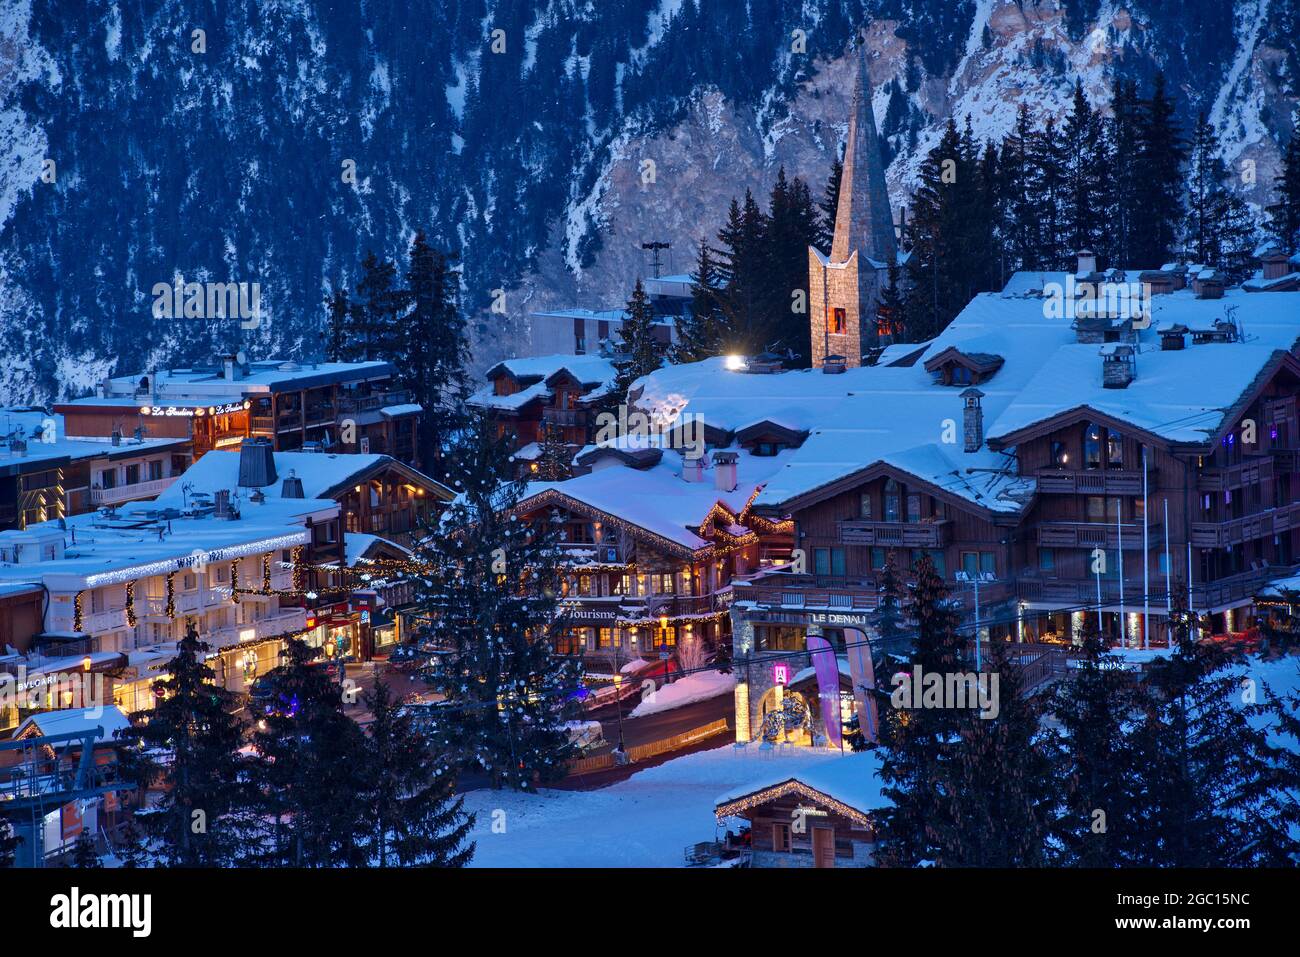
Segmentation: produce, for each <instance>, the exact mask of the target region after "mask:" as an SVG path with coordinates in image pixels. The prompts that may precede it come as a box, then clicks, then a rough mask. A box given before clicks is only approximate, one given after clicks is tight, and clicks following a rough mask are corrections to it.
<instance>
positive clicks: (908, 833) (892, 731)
mask: <svg viewBox="0 0 1300 957" xmlns="http://www.w3.org/2000/svg"><path fill="white" fill-rule="evenodd" d="M915 573H916V584H915V585H914V586H913V588H912V596H911V601H910V602H909V604H908V617H909V618H910V619H911V621H912V622H913V623H914V626H915V627H914V634H915V638H914V647H913V650H912V653H911V654H910V655H909V656H908V657H909V659H910V660H909V661H908V662H907V663H906V664H905V665H903V666H902V667H901V670H904V671H905V672H906V673H907V674H908V675H909V676H910V675H911V674H912V673H913V672H912V668H913V666H920V668H921V670H922V674H939V675H948V674H953V673H955V672H958V671H960V670H961V666H962V663H963V657H964V653H963V647H962V641H961V639H960V637H959V636H958V635H957V613H956V611H955V610H954V609H953V608H952V606H951V604H950V603H949V601H948V593H947V589H946V588H945V587H944V584H943V579H941V578H940V577H939V575H938V573H937V572H936V571H935V568H934V563H933V562H932V561H931V560H930V557H929V556H928V555H923V556H922V557H921V559H920V561H918V562H917V564H916V568H915ZM899 690H901V689H899ZM912 691H913V695H914V696H916V695H919V694H920V689H919V688H915V689H912ZM877 696H878V698H879V704H880V709H879V710H880V748H879V754H880V779H881V782H882V785H883V786H882V788H881V794H882V795H884V796H885V797H886V798H888V799H889V802H890V804H889V806H888V807H886V808H884V809H882V810H881V811H880V812H879V814H878V815H877V816H876V822H875V823H876V860H877V861H878V862H879V863H881V864H883V865H885V866H891V867H915V866H916V865H917V864H919V863H921V862H922V861H937V860H938V858H939V856H940V854H941V853H942V850H943V849H942V848H941V847H940V846H939V844H938V843H937V842H936V835H937V834H938V833H939V832H940V829H946V828H949V827H951V825H952V823H953V822H952V820H951V819H949V820H945V821H941V820H939V819H938V818H937V815H938V814H943V813H947V814H951V813H952V812H951V809H950V808H945V807H942V806H937V803H936V800H935V795H936V792H937V789H938V788H939V787H941V786H942V785H943V782H944V781H946V780H948V779H949V777H950V776H951V774H952V772H951V770H950V768H949V766H950V765H951V764H952V763H953V762H954V761H957V760H959V754H958V750H957V742H958V741H959V740H960V733H961V731H962V719H961V716H960V715H958V714H957V713H956V711H955V709H951V708H901V707H898V708H896V707H894V706H893V704H894V702H893V698H892V695H891V692H890V691H889V690H888V689H885V688H883V687H882V688H880V689H879V690H878V691H877Z"/></svg>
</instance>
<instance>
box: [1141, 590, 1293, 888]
mask: <svg viewBox="0 0 1300 957" xmlns="http://www.w3.org/2000/svg"><path fill="white" fill-rule="evenodd" d="M1171 617H1172V623H1173V624H1172V631H1173V637H1174V641H1175V643H1176V647H1175V650H1174V653H1173V654H1172V655H1171V656H1170V657H1169V658H1167V659H1164V660H1162V661H1160V662H1158V663H1156V664H1155V665H1153V666H1152V668H1151V671H1150V673H1149V677H1148V682H1147V684H1148V686H1149V688H1150V694H1149V695H1148V696H1147V698H1146V700H1145V701H1144V702H1143V714H1142V717H1141V720H1140V721H1139V722H1138V724H1137V727H1136V728H1135V730H1134V732H1133V742H1134V764H1135V766H1136V767H1138V768H1141V769H1142V776H1141V778H1142V779H1141V786H1140V787H1139V788H1138V789H1137V794H1136V802H1135V804H1136V806H1135V810H1134V818H1135V820H1139V821H1141V822H1142V827H1141V828H1139V829H1137V830H1136V832H1135V834H1134V839H1133V842H1132V843H1133V847H1134V857H1135V859H1136V862H1137V863H1139V864H1141V865H1143V866H1148V867H1211V866H1218V867H1222V866H1229V867H1233V866H1236V867H1247V866H1256V865H1258V864H1260V863H1270V862H1271V861H1269V860H1268V859H1269V858H1270V857H1271V856H1272V854H1273V848H1275V847H1276V844H1277V842H1276V841H1275V840H1269V841H1267V842H1265V843H1264V844H1260V843H1259V842H1258V841H1259V838H1258V836H1259V835H1260V834H1261V833H1263V834H1270V835H1272V834H1277V833H1279V832H1280V831H1281V830H1282V827H1281V826H1280V822H1279V820H1278V813H1279V812H1278V807H1277V805H1276V803H1275V800H1274V795H1275V786H1276V782H1277V781H1278V766H1277V758H1276V755H1275V753H1274V752H1273V751H1272V750H1271V749H1270V748H1269V746H1268V742H1267V739H1266V737H1265V735H1264V733H1263V731H1262V730H1260V729H1259V728H1256V727H1254V726H1252V724H1251V722H1250V720H1249V717H1250V715H1251V713H1252V711H1251V708H1250V707H1248V706H1247V705H1246V702H1245V701H1243V694H1242V691H1243V689H1242V687H1241V676H1240V672H1239V671H1238V670H1237V669H1236V668H1234V667H1233V664H1234V661H1233V658H1232V656H1231V655H1230V653H1229V652H1227V651H1226V650H1224V648H1223V647H1222V646H1219V645H1216V644H1214V643H1213V642H1198V641H1197V640H1196V634H1195V633H1196V629H1195V628H1193V625H1192V619H1191V618H1190V616H1188V615H1187V614H1186V613H1185V612H1184V611H1183V610H1182V609H1181V608H1179V607H1177V606H1175V608H1174V614H1173V615H1172V616H1171ZM1294 848H1295V845H1294V844H1292V849H1293V850H1294Z"/></svg>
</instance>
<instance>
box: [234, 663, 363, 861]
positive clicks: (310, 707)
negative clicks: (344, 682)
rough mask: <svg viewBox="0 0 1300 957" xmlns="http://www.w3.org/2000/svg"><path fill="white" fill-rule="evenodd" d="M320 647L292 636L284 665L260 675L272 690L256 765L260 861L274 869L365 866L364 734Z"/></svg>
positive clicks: (256, 740) (257, 736) (259, 732)
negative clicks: (361, 840) (261, 827)
mask: <svg viewBox="0 0 1300 957" xmlns="http://www.w3.org/2000/svg"><path fill="white" fill-rule="evenodd" d="M316 656H317V655H316V649H314V648H312V647H310V646H309V645H307V643H306V642H304V641H302V640H300V639H298V638H290V639H288V641H287V642H286V646H285V651H284V656H283V658H282V662H283V663H282V664H281V665H279V667H277V668H275V669H273V670H271V671H269V672H268V673H267V674H266V675H264V676H263V677H262V678H261V679H260V681H263V682H267V683H268V684H269V686H270V688H271V689H272V697H271V701H270V703H269V704H268V705H266V709H267V713H266V714H264V715H262V716H260V717H259V721H258V726H257V729H256V730H255V731H254V733H253V744H254V746H255V747H256V749H257V752H258V754H259V755H260V758H261V760H259V761H256V762H255V763H253V764H252V767H251V770H252V775H251V776H252V779H253V781H254V783H255V786H256V787H257V790H258V805H257V809H258V811H259V812H260V818H259V819H260V820H261V821H262V822H264V829H265V831H266V833H265V834H263V835H262V836H261V840H259V841H257V842H256V846H257V847H258V848H259V851H258V852H257V853H256V854H255V855H254V858H253V861H254V862H255V863H259V864H263V865H268V866H273V867H336V866H353V867H356V866H361V865H364V864H366V863H367V858H366V855H365V851H364V848H363V847H361V846H360V844H359V843H358V838H359V837H361V836H362V835H364V834H365V833H366V828H367V827H369V822H368V821H366V820H364V819H363V813H364V811H363V808H362V804H361V802H360V801H358V800H357V794H358V792H359V791H361V790H362V789H363V786H364V783H365V782H364V778H363V775H362V770H363V768H364V760H363V758H364V746H365V742H364V736H363V734H362V732H361V729H360V727H359V726H358V725H357V723H356V722H355V721H353V720H352V718H351V717H349V716H348V715H347V714H345V713H344V711H343V689H341V687H340V686H339V684H338V683H337V682H336V681H334V679H333V678H332V677H331V675H330V669H328V668H326V667H324V666H323V665H322V664H320V663H317V662H316Z"/></svg>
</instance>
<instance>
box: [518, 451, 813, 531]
mask: <svg viewBox="0 0 1300 957" xmlns="http://www.w3.org/2000/svg"><path fill="white" fill-rule="evenodd" d="M718 451H732V452H736V453H738V456H739V458H738V461H737V465H736V475H737V480H738V484H737V486H736V488H735V490H734V491H730V492H726V491H722V490H720V489H718V488H716V487H715V485H714V477H715V473H714V469H713V467H712V466H711V465H710V466H709V467H708V468H706V469H705V472H704V479H703V481H700V482H688V481H685V480H684V479H683V478H682V476H681V456H680V455H678V454H677V453H676V452H673V451H666V452H664V454H663V457H662V458H661V459H660V460H659V462H658V463H657V464H656V465H653V466H651V467H650V468H646V469H637V468H630V467H627V466H612V467H610V468H605V469H600V470H598V471H594V472H591V473H589V474H587V475H579V476H576V477H574V478H571V479H567V480H566V481H563V482H531V483H529V485H528V489H527V492H526V493H525V495H524V497H523V498H522V499H521V500H520V502H519V506H518V507H519V508H520V509H524V510H527V509H528V508H530V507H531V505H532V504H537V501H536V500H537V497H538V496H541V495H543V494H544V493H547V492H548V491H549V492H550V493H552V495H556V494H558V495H562V496H565V497H567V498H569V499H571V500H572V501H574V502H577V503H580V504H582V505H586V506H588V507H589V508H592V509H594V510H596V511H599V512H604V513H606V514H609V515H616V516H618V517H619V518H620V519H621V520H622V521H625V522H630V523H632V524H633V525H635V526H637V527H638V528H642V529H644V530H645V531H647V532H650V533H651V534H653V535H657V536H660V537H662V538H665V539H668V540H669V541H670V542H673V543H674V544H676V545H679V546H681V547H683V548H688V549H691V550H695V549H699V548H704V547H706V546H707V545H709V544H710V543H709V542H707V541H705V540H704V539H702V538H700V536H699V535H697V534H695V532H693V531H691V528H695V527H698V526H699V525H700V523H701V522H703V521H704V519H705V517H706V516H707V515H708V514H709V511H710V510H711V509H712V508H713V506H714V505H715V504H717V503H719V502H721V503H722V504H723V505H725V506H726V507H727V509H729V510H730V511H731V512H732V513H733V514H739V513H740V512H741V511H742V510H743V509H744V507H745V505H746V503H748V501H749V499H750V498H751V497H752V496H753V494H754V490H755V489H756V488H757V487H758V486H759V485H761V484H762V483H763V482H765V481H767V480H768V479H769V478H770V477H771V475H772V473H773V472H774V471H776V470H777V469H779V468H780V467H781V465H782V464H783V463H784V462H786V461H787V460H788V459H789V457H790V456H791V455H792V454H794V453H793V452H792V451H789V450H787V451H784V452H781V453H779V454H777V455H774V456H756V455H750V454H749V453H747V452H745V451H743V450H741V449H736V448H732V449H728V450H718ZM706 461H709V460H706Z"/></svg>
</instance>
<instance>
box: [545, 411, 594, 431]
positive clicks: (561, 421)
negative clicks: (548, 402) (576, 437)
mask: <svg viewBox="0 0 1300 957" xmlns="http://www.w3.org/2000/svg"><path fill="white" fill-rule="evenodd" d="M542 421H543V422H546V423H548V424H550V425H559V426H569V427H571V428H572V427H576V426H579V425H586V424H587V413H586V411H585V410H583V409H545V408H544V409H542Z"/></svg>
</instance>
